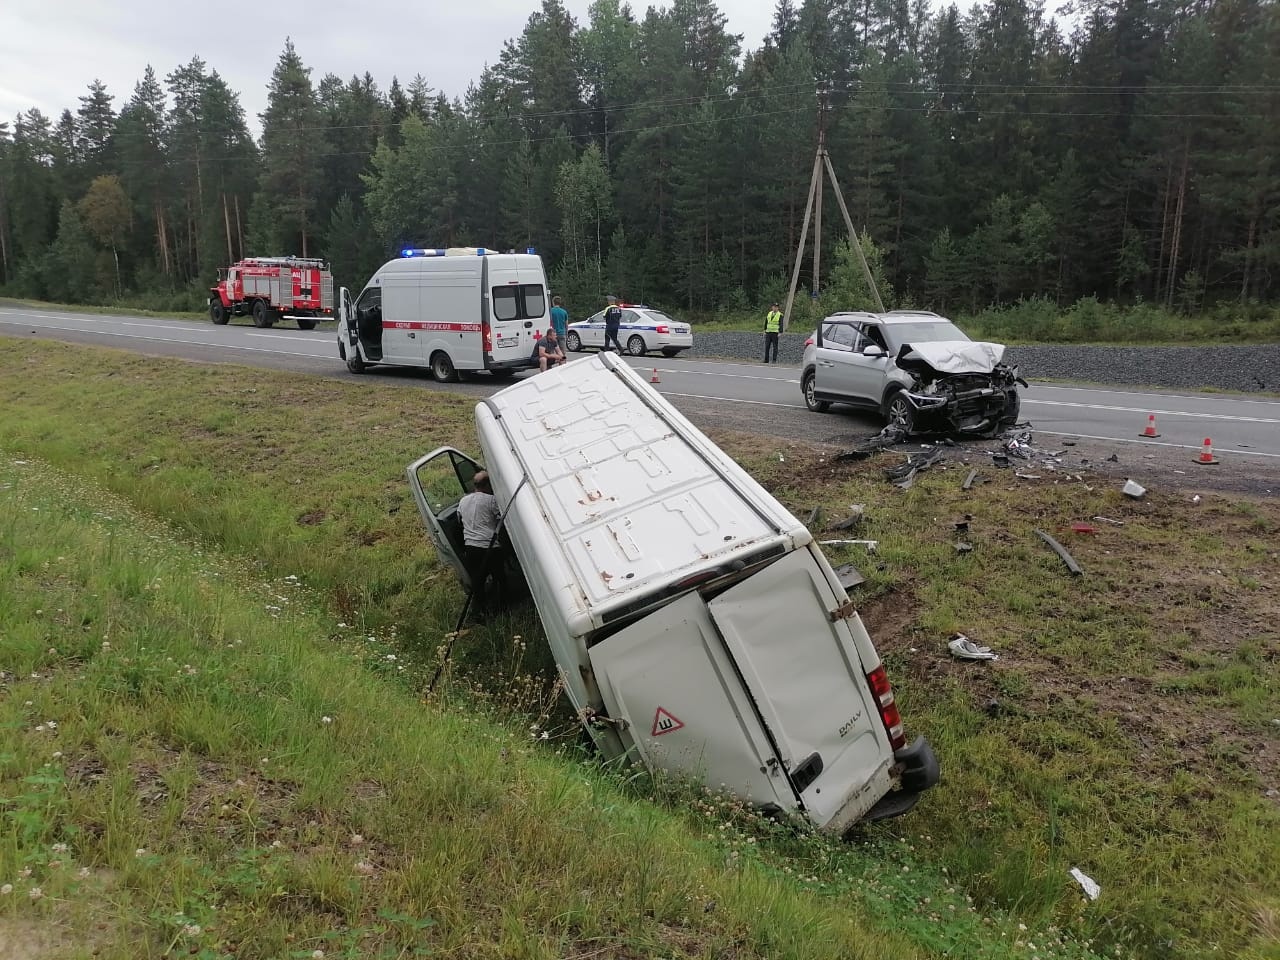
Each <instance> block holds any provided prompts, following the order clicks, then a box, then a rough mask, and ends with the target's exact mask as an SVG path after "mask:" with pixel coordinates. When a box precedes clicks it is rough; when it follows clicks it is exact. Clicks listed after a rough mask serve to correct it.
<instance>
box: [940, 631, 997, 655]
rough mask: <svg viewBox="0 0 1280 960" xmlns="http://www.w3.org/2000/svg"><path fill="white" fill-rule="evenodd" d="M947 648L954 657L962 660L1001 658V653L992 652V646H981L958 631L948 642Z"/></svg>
mask: <svg viewBox="0 0 1280 960" xmlns="http://www.w3.org/2000/svg"><path fill="white" fill-rule="evenodd" d="M947 649H949V650H950V651H951V655H952V656H953V657H958V658H959V659H961V660H999V659H1000V655H999V654H996V653H992V652H991V648H990V647H983V646H979V645H978V644H976V643H974V642H973V641H972V640H970V639H969V638H968V637H966V636H965V635H964V634H963V633H957V634H956V635H955V636H953V637H952V638H951V639H950V641H948V643H947Z"/></svg>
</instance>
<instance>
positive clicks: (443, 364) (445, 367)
mask: <svg viewBox="0 0 1280 960" xmlns="http://www.w3.org/2000/svg"><path fill="white" fill-rule="evenodd" d="M431 375H432V376H433V377H435V378H436V379H437V380H439V381H440V382H441V383H457V382H458V371H457V368H455V367H454V365H453V361H452V360H451V359H449V355H448V354H447V353H445V352H444V351H443V350H437V351H436V352H435V353H433V354H432V355H431Z"/></svg>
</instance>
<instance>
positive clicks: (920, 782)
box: [865, 737, 941, 820]
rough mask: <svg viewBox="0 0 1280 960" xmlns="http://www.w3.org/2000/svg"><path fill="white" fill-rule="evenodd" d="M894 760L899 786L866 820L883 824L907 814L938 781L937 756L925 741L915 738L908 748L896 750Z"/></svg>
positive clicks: (881, 799) (884, 797) (877, 805)
mask: <svg viewBox="0 0 1280 960" xmlns="http://www.w3.org/2000/svg"><path fill="white" fill-rule="evenodd" d="M893 759H894V762H895V764H896V765H897V767H898V769H899V770H900V771H901V772H900V774H899V781H898V782H899V784H900V786H899V788H898V789H897V790H894V791H892V792H890V793H886V794H885V795H884V796H883V797H881V798H880V801H879V802H878V803H877V804H876V805H875V806H874V807H872V808H871V809H870V810H869V811H868V812H867V815H866V817H865V819H867V820H885V819H887V818H889V817H897V816H900V815H902V814H904V813H906V812H907V811H908V810H910V809H911V808H912V807H914V806H915V805H916V802H917V801H918V800H919V799H920V794H922V793H924V791H926V790H928V789H929V788H930V787H932V786H934V785H935V784H937V782H938V780H939V779H940V778H941V771H940V769H939V767H938V756H937V754H935V753H934V752H933V747H932V745H931V744H930V743H929V741H928V740H926V739H925V738H924V737H916V739H915V740H914V741H913V742H912V744H911V745H910V746H908V747H903V748H902V749H900V750H895V751H894V754H893Z"/></svg>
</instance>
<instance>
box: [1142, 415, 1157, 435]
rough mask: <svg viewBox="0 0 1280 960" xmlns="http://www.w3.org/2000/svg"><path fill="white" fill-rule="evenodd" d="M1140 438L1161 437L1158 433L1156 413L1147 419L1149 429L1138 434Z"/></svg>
mask: <svg viewBox="0 0 1280 960" xmlns="http://www.w3.org/2000/svg"><path fill="white" fill-rule="evenodd" d="M1138 436H1140V437H1158V436H1160V434H1158V433H1156V415H1155V414H1154V413H1153V414H1151V415H1150V416H1149V417H1147V429H1145V430H1143V431H1142V432H1141V433H1140V434H1138Z"/></svg>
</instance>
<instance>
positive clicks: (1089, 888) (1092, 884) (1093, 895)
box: [1071, 867, 1102, 900]
mask: <svg viewBox="0 0 1280 960" xmlns="http://www.w3.org/2000/svg"><path fill="white" fill-rule="evenodd" d="M1071 876H1072V877H1073V878H1074V879H1075V881H1076V883H1078V884H1080V889H1081V890H1083V891H1084V895H1085V896H1086V897H1088V898H1089V899H1090V900H1097V899H1098V895H1099V894H1100V893H1102V888H1101V887H1100V886H1098V881H1096V880H1094V879H1093V877H1090V876H1089V875H1087V874H1085V873H1081V872H1080V868H1079V867H1072V868H1071Z"/></svg>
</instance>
